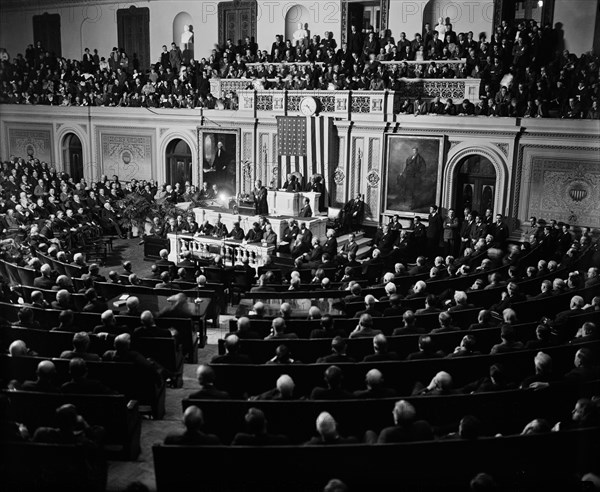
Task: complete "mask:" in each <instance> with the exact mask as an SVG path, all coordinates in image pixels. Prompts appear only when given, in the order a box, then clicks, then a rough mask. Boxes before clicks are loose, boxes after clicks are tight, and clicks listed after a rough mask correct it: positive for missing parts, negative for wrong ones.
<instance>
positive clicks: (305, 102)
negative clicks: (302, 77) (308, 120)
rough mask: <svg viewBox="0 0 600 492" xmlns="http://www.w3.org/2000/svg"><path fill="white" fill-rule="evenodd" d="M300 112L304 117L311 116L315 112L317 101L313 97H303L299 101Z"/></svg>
mask: <svg viewBox="0 0 600 492" xmlns="http://www.w3.org/2000/svg"><path fill="white" fill-rule="evenodd" d="M300 112H301V113H302V114H303V115H304V116H313V115H314V114H315V113H316V112H317V100H316V99H315V98H314V97H310V96H308V97H304V98H302V100H301V101H300Z"/></svg>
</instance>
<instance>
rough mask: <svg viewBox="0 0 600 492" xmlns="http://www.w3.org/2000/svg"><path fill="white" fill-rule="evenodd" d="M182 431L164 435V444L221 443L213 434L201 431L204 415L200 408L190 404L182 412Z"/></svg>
mask: <svg viewBox="0 0 600 492" xmlns="http://www.w3.org/2000/svg"><path fill="white" fill-rule="evenodd" d="M183 425H184V426H185V430H184V431H183V432H177V431H176V432H171V433H169V434H168V435H167V437H165V442H164V443H165V444H176V445H178V446H182V445H185V446H214V445H218V444H221V441H220V440H219V438H218V437H217V436H215V435H214V434H205V433H204V432H202V427H203V426H204V416H203V415H202V410H200V409H199V408H198V407H197V406H195V405H191V406H189V407H187V408H186V409H185V412H183Z"/></svg>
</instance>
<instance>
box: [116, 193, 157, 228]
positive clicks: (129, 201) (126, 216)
mask: <svg viewBox="0 0 600 492" xmlns="http://www.w3.org/2000/svg"><path fill="white" fill-rule="evenodd" d="M117 205H118V207H119V209H120V210H121V219H120V220H119V225H120V226H121V227H123V228H126V229H127V231H128V233H127V234H128V235H130V236H133V237H138V236H139V234H140V230H143V229H144V226H145V224H146V222H147V221H148V217H152V216H153V215H154V213H153V210H152V208H153V204H152V203H150V202H149V201H148V200H146V199H145V198H144V197H142V196H141V195H138V194H137V193H129V194H128V195H127V196H126V197H125V198H123V199H122V200H119V201H118V202H117Z"/></svg>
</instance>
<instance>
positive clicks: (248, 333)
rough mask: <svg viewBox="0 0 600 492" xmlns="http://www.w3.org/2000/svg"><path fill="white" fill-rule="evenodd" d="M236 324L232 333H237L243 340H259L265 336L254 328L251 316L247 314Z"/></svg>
mask: <svg viewBox="0 0 600 492" xmlns="http://www.w3.org/2000/svg"><path fill="white" fill-rule="evenodd" d="M236 325H237V326H236V330H235V331H233V332H231V333H230V334H232V335H237V337H238V338H240V339H242V340H259V339H262V338H263V337H261V336H260V335H259V334H258V332H257V331H255V330H253V329H252V325H251V323H250V318H248V317H246V316H242V317H241V318H238V320H237V323H236ZM228 335H229V334H228Z"/></svg>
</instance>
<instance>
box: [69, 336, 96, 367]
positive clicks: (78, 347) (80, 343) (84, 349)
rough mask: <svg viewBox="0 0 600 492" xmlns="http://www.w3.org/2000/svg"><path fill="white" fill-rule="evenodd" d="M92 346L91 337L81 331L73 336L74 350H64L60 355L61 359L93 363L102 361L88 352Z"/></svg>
mask: <svg viewBox="0 0 600 492" xmlns="http://www.w3.org/2000/svg"><path fill="white" fill-rule="evenodd" d="M89 346H90V336H89V335H88V334H87V333H86V332H85V331H80V332H78V333H75V335H73V350H64V351H63V352H62V353H61V354H60V358H61V359H75V358H79V359H83V360H87V361H92V362H98V361H100V356H99V355H98V354H94V353H92V352H88V348H89Z"/></svg>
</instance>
